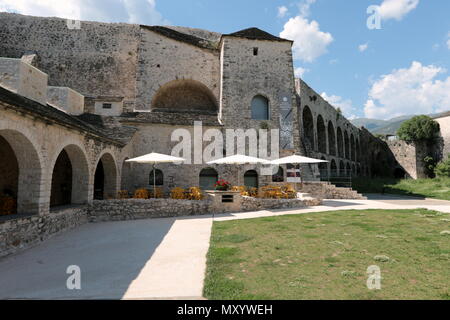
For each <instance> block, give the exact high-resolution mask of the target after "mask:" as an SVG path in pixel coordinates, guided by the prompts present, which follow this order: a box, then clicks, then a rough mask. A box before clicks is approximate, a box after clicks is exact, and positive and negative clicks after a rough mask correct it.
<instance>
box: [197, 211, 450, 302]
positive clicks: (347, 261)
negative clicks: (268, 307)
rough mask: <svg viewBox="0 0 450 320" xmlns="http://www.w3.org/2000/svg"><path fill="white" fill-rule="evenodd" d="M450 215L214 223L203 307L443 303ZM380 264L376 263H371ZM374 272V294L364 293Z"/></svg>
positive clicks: (448, 282) (339, 214)
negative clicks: (260, 302)
mask: <svg viewBox="0 0 450 320" xmlns="http://www.w3.org/2000/svg"><path fill="white" fill-rule="evenodd" d="M445 230H450V214H444V213H440V212H435V211H427V210H425V209H417V210H396V211H393V210H364V211H355V210H349V211H336V212H321V213H308V214H301V215H286V216H278V217H270V218H258V219H248V220H232V221H223V222H214V225H213V232H212V236H211V246H210V249H209V252H208V262H207V274H206V280H205V288H204V296H205V297H206V298H208V299H450V235H449V234H446V233H443V234H441V232H442V231H445ZM380 255H382V256H387V257H389V260H388V261H385V262H381V261H377V259H378V258H377V259H375V257H376V256H380ZM371 265H377V266H379V267H380V269H381V276H382V280H381V290H369V289H368V288H367V286H366V281H367V277H368V276H367V274H366V272H367V268H368V267H369V266H371Z"/></svg>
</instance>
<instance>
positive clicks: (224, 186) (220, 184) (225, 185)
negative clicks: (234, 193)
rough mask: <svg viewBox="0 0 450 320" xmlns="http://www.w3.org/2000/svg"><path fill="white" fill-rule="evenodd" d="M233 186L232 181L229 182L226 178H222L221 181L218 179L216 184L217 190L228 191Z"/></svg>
mask: <svg viewBox="0 0 450 320" xmlns="http://www.w3.org/2000/svg"><path fill="white" fill-rule="evenodd" d="M230 187H231V183H229V182H228V181H225V180H224V179H220V180H219V181H217V182H216V183H215V184H214V188H215V189H216V190H220V191H227V190H229V189H230Z"/></svg>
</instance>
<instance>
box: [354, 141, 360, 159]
mask: <svg viewBox="0 0 450 320" xmlns="http://www.w3.org/2000/svg"><path fill="white" fill-rule="evenodd" d="M355 161H361V149H360V144H359V139H356V158H355Z"/></svg>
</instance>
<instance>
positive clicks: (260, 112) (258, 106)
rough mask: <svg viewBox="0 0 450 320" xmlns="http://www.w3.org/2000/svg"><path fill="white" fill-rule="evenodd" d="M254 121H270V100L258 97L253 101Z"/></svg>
mask: <svg viewBox="0 0 450 320" xmlns="http://www.w3.org/2000/svg"><path fill="white" fill-rule="evenodd" d="M252 119H254V120H269V100H267V98H265V97H263V96H261V95H257V96H255V97H254V98H253V100H252Z"/></svg>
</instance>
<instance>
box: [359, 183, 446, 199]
mask: <svg viewBox="0 0 450 320" xmlns="http://www.w3.org/2000/svg"><path fill="white" fill-rule="evenodd" d="M352 188H353V189H354V190H357V191H358V192H360V193H383V192H384V193H392V194H403V195H412V196H414V195H415V196H421V197H427V198H435V199H442V200H450V178H434V179H418V180H413V179H402V180H395V179H382V178H374V179H372V178H371V179H368V178H357V179H354V180H353V181H352Z"/></svg>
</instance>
